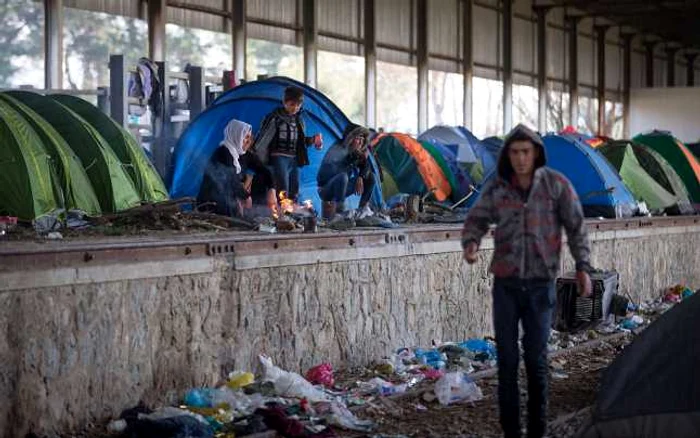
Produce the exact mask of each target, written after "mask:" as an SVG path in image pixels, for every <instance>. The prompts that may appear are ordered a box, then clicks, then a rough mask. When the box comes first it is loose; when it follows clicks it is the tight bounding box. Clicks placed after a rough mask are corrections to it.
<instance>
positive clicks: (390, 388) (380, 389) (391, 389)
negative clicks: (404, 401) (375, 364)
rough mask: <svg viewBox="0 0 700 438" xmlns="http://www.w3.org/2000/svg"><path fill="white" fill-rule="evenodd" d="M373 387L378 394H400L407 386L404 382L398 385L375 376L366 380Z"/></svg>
mask: <svg viewBox="0 0 700 438" xmlns="http://www.w3.org/2000/svg"><path fill="white" fill-rule="evenodd" d="M368 383H369V384H371V385H372V386H374V388H375V389H376V391H377V393H378V394H379V395H385V396H386V395H394V394H402V393H404V392H406V389H407V388H408V385H407V384H406V383H402V384H399V385H394V384H393V383H391V382H387V381H386V380H384V379H382V378H380V377H375V378H373V379H372V380H370V381H369V382H368Z"/></svg>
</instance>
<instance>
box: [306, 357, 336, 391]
mask: <svg viewBox="0 0 700 438" xmlns="http://www.w3.org/2000/svg"><path fill="white" fill-rule="evenodd" d="M306 380H308V381H309V382H311V383H313V384H314V385H323V386H325V387H327V388H331V387H333V384H334V383H335V382H334V379H333V366H332V365H331V364H329V363H322V364H321V365H317V366H315V367H313V368H311V369H310V370H309V371H307V372H306Z"/></svg>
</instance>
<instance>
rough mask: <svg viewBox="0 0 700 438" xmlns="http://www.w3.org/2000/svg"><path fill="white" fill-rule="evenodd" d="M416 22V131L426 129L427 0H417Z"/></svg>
mask: <svg viewBox="0 0 700 438" xmlns="http://www.w3.org/2000/svg"><path fill="white" fill-rule="evenodd" d="M417 7H418V14H417V17H416V22H417V23H416V24H417V28H418V29H417V30H418V32H417V37H418V38H417V40H418V41H417V42H418V47H417V55H418V56H417V62H418V133H419V134H420V133H421V132H424V131H426V130H427V129H428V105H429V104H430V102H429V98H428V90H429V80H428V79H429V75H430V71H429V68H428V0H418V2H417Z"/></svg>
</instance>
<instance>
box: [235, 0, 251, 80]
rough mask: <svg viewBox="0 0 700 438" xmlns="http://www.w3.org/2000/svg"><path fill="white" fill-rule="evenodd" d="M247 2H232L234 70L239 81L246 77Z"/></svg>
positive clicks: (240, 0) (244, 0) (237, 0)
mask: <svg viewBox="0 0 700 438" xmlns="http://www.w3.org/2000/svg"><path fill="white" fill-rule="evenodd" d="M246 3H247V2H246V0H232V4H231V42H232V46H233V71H235V72H236V80H237V81H240V80H242V79H245V75H246V56H245V53H246Z"/></svg>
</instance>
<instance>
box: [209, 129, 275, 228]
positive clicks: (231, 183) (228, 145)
mask: <svg viewBox="0 0 700 438" xmlns="http://www.w3.org/2000/svg"><path fill="white" fill-rule="evenodd" d="M252 142H253V135H252V128H251V126H250V125H249V124H247V123H244V122H241V121H240V120H231V121H230V122H229V123H228V125H226V128H224V139H223V140H222V141H221V143H220V145H219V147H218V148H217V149H216V150H215V151H214V154H213V155H212V157H211V159H210V160H209V164H208V165H207V168H206V170H205V171H204V179H203V181H202V185H201V187H200V190H199V195H198V196H197V201H198V203H199V204H204V203H206V204H208V207H207V208H208V210H209V211H211V212H213V213H217V214H221V215H225V216H236V217H241V216H243V207H244V206H246V205H248V206H249V205H250V192H249V191H248V190H246V188H245V186H244V185H243V178H244V175H245V174H246V171H247V170H251V171H253V172H255V174H256V179H255V180H254V181H256V183H257V184H260V185H263V186H265V187H267V189H268V190H267V191H268V192H272V193H271V194H270V195H271V197H272V198H273V199H274V191H273V189H271V187H272V174H271V173H270V170H269V169H268V168H267V167H266V166H264V165H263V164H262V163H261V162H260V160H259V159H258V158H257V157H256V156H255V155H254V154H246V151H248V149H249V148H250V146H251V144H252Z"/></svg>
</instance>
